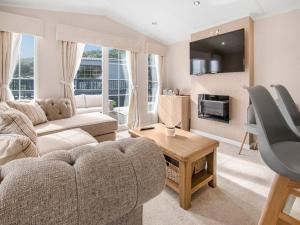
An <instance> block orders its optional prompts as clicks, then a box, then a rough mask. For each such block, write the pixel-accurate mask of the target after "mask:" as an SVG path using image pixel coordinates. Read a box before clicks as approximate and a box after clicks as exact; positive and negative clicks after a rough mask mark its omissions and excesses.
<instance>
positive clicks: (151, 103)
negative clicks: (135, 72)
mask: <svg viewBox="0 0 300 225" xmlns="http://www.w3.org/2000/svg"><path fill="white" fill-rule="evenodd" d="M150 56H153V57H155V58H154V64H149V57H150ZM158 57H159V56H158V55H156V54H151V53H149V54H148V55H147V112H148V113H155V111H156V105H157V102H158V95H159V85H160V83H159V71H158V69H159V67H158V65H157V63H155V62H156V61H157V60H158ZM150 68H155V69H156V81H150V80H149V69H150ZM150 83H152V87H153V84H157V91H156V94H155V95H154V96H152V95H151V96H150V95H149V84H150ZM151 93H152V92H151ZM149 98H154V99H155V101H149Z"/></svg>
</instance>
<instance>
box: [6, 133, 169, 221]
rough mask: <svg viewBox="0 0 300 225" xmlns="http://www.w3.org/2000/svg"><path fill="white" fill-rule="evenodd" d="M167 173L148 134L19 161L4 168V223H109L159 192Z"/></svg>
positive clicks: (158, 151) (157, 149)
mask: <svg viewBox="0 0 300 225" xmlns="http://www.w3.org/2000/svg"><path fill="white" fill-rule="evenodd" d="M165 173H166V172H165V160H164V157H163V154H162V152H161V150H160V148H159V147H158V146H157V145H156V144H155V143H154V142H152V141H150V140H148V139H144V138H138V139H123V140H120V141H115V142H103V143H100V144H98V145H96V146H94V147H92V146H81V147H78V148H76V149H73V150H71V151H56V152H51V153H49V154H46V155H45V156H43V157H41V158H25V159H19V160H14V161H11V162H9V163H7V164H5V165H4V166H2V167H0V224H8V225H9V224H18V225H25V224H43V225H54V224H55V225H60V224H61V225H62V224H70V225H73V224H109V223H111V222H112V221H115V220H117V219H118V218H120V217H122V216H124V215H126V214H129V213H131V212H132V211H134V210H135V209H137V208H139V207H140V206H141V205H142V204H143V203H145V202H146V201H148V200H149V199H151V198H153V197H154V196H156V195H158V194H159V193H160V192H161V191H162V189H163V187H164V185H165V175H166V174H165ZM12 209H14V210H12Z"/></svg>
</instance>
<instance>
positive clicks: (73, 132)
mask: <svg viewBox="0 0 300 225" xmlns="http://www.w3.org/2000/svg"><path fill="white" fill-rule="evenodd" d="M37 103H38V104H39V105H40V106H41V108H42V109H43V110H44V111H45V113H46V116H47V118H48V121H47V122H46V123H41V124H39V125H36V126H34V129H35V131H36V133H37V136H38V139H37V146H38V150H39V153H40V154H41V155H43V154H45V153H48V152H51V151H54V150H59V149H65V150H68V149H72V148H74V147H77V146H81V145H85V144H94V143H96V142H102V141H109V140H115V138H116V130H117V129H118V123H117V121H116V120H115V119H113V118H111V117H109V116H107V115H105V114H103V113H100V112H90V113H82V114H75V115H72V107H71V104H70V101H69V100H67V99H46V100H37ZM70 115H71V116H70ZM45 143H47V144H45Z"/></svg>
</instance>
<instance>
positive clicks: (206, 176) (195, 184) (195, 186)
mask: <svg viewBox="0 0 300 225" xmlns="http://www.w3.org/2000/svg"><path fill="white" fill-rule="evenodd" d="M212 180H213V174H211V173H208V172H207V171H206V170H203V171H201V172H199V173H197V174H195V175H193V176H192V178H191V187H192V190H191V193H192V194H193V193H194V192H196V191H198V190H199V189H200V188H202V187H204V186H205V185H207V184H209V182H210V181H212ZM166 184H167V186H168V187H170V188H171V189H172V190H174V191H176V192H177V193H179V184H178V183H176V182H175V181H173V180H170V179H166Z"/></svg>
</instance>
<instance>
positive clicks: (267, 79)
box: [167, 10, 300, 142]
mask: <svg viewBox="0 0 300 225" xmlns="http://www.w3.org/2000/svg"><path fill="white" fill-rule="evenodd" d="M299 21H300V10H296V11H292V12H288V13H285V14H281V15H274V16H270V17H267V18H262V19H258V20H255V21H254V78H253V79H254V84H255V85H259V84H260V85H264V86H267V87H268V88H269V86H270V84H274V83H280V84H283V85H286V86H287V88H288V89H289V90H290V91H291V94H292V96H293V97H294V99H295V100H296V103H297V104H300V92H299V90H300V88H299V86H300V25H299ZM200 33H201V32H200ZM189 42H190V40H186V41H183V42H179V43H175V44H172V45H170V46H168V57H167V58H168V63H167V86H168V87H169V88H179V89H182V88H189V89H191V94H192V95H191V99H192V120H191V127H192V128H193V129H196V130H200V131H204V132H207V133H210V134H213V135H217V136H221V137H224V138H228V139H231V140H235V141H239V142H240V141H241V139H242V136H243V133H244V130H243V123H244V122H245V121H246V110H245V109H246V107H247V105H248V101H249V100H248V97H247V93H246V91H244V90H243V89H242V86H243V85H245V84H251V83H253V82H252V81H251V77H250V80H247V79H248V78H246V77H245V74H244V73H236V74H225V75H222V76H203V77H194V76H190V75H189ZM269 89H270V88H269ZM270 90H271V89H270ZM271 91H272V93H273V94H274V91H273V90H271ZM199 93H212V94H228V95H230V96H231V97H232V96H233V98H232V102H231V109H232V110H231V111H232V114H231V117H232V120H233V121H231V123H230V124H229V125H226V124H222V123H218V122H214V121H208V120H203V119H199V118H197V101H196V95H197V94H199ZM239 96H240V97H239Z"/></svg>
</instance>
